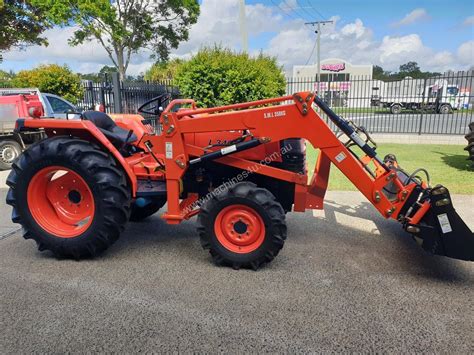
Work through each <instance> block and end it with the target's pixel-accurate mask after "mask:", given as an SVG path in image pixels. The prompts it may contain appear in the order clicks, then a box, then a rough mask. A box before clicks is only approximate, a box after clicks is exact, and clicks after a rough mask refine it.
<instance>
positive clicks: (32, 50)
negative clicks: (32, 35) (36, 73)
mask: <svg viewBox="0 0 474 355" xmlns="http://www.w3.org/2000/svg"><path fill="white" fill-rule="evenodd" d="M75 30H76V28H75V27H66V28H53V29H50V30H47V31H46V32H45V33H44V36H45V37H46V38H48V42H49V46H48V47H43V46H31V47H28V48H27V49H26V50H24V51H21V50H13V51H10V52H6V53H5V54H4V55H3V57H4V59H5V60H12V61H23V60H28V59H31V58H32V56H33V57H34V58H35V59H37V60H38V61H41V60H47V61H48V62H59V63H60V64H63V63H65V62H67V61H70V60H78V59H82V60H83V61H84V62H90V63H107V62H109V59H108V56H107V53H106V52H105V50H104V49H103V48H102V47H101V46H100V45H99V44H98V43H97V42H95V41H94V42H89V43H85V44H83V45H79V46H76V47H71V46H69V44H68V39H69V38H70V37H71V36H72V35H73V33H74V31H75Z"/></svg>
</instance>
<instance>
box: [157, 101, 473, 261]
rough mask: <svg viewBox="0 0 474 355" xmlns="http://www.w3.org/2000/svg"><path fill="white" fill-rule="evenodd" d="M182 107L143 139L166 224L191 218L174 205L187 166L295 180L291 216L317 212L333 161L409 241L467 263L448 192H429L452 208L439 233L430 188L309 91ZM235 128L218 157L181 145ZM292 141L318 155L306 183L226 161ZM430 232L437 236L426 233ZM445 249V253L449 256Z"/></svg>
mask: <svg viewBox="0 0 474 355" xmlns="http://www.w3.org/2000/svg"><path fill="white" fill-rule="evenodd" d="M315 100H316V103H317V105H318V106H319V107H320V108H321V109H322V110H323V111H324V112H325V113H326V114H327V115H328V117H329V118H330V119H331V120H332V121H333V122H334V123H335V124H336V126H337V127H338V128H339V129H340V130H341V131H342V132H343V133H344V134H346V135H347V136H348V137H349V139H350V141H351V142H352V144H354V145H356V146H358V147H359V148H360V149H361V150H362V152H363V153H365V155H364V156H363V157H361V158H359V157H358V156H357V155H356V154H355V152H354V151H353V150H352V149H351V148H349V147H348V146H347V145H346V144H344V143H343V142H341V141H340V140H339V139H338V138H337V136H336V135H335V134H334V133H333V132H332V130H331V128H330V127H329V125H328V124H327V123H326V122H325V121H324V120H323V119H322V118H321V116H320V115H319V114H318V113H317V112H316V110H314V109H313V107H312V106H313V103H314V102H315ZM182 103H187V104H192V105H193V107H194V103H193V101H192V100H186V101H182V100H181V101H173V102H171V103H170V105H169V106H168V107H167V108H166V110H165V111H164V112H163V114H162V115H161V118H160V123H161V124H162V134H161V135H159V136H150V137H149V141H150V142H151V143H152V145H153V146H154V147H155V149H156V152H157V153H159V152H160V151H161V152H166V154H165V159H164V161H165V169H166V186H167V201H168V211H167V213H165V214H164V215H163V218H164V219H165V220H166V221H167V222H168V223H179V222H180V221H181V220H183V219H185V218H188V217H189V216H190V215H194V214H195V212H191V214H190V212H189V210H186V209H184V208H183V206H184V205H185V206H186V208H189V206H188V204H186V203H180V192H181V190H180V186H181V185H180V184H181V179H182V177H183V175H184V173H185V172H186V170H187V169H188V168H189V166H190V165H191V164H196V163H197V164H199V163H200V162H201V161H204V160H211V159H212V160H215V161H216V162H218V163H221V164H225V165H229V166H233V167H236V168H240V169H242V170H246V171H249V172H252V171H256V172H257V173H258V174H262V175H266V176H270V177H273V178H277V179H280V180H284V181H290V182H294V183H295V196H294V210H295V211H305V209H322V208H323V200H324V195H325V192H326V188H327V183H328V176H329V171H330V165H331V164H332V165H335V166H336V167H337V168H338V169H339V170H340V171H341V172H342V173H343V174H344V175H345V176H346V177H347V178H348V179H349V180H350V181H351V182H352V183H353V184H354V186H355V187H356V188H357V189H358V190H359V191H360V192H361V193H362V194H363V195H364V196H365V197H366V198H367V199H368V200H369V201H370V202H371V203H372V204H373V205H374V207H375V208H376V209H377V210H378V211H379V213H380V214H381V215H382V216H383V217H385V218H393V219H396V220H399V221H400V222H402V223H403V225H404V227H405V229H407V230H408V231H409V232H411V233H412V234H414V235H415V237H418V238H422V239H423V240H424V242H423V241H422V243H424V244H423V246H424V247H425V249H428V250H429V251H431V252H433V253H436V254H442V255H448V254H450V255H448V256H452V257H457V258H461V259H468V260H472V259H473V255H474V251H473V250H474V237H473V235H472V232H470V230H469V228H467V226H466V225H465V224H464V222H462V220H461V219H460V218H459V216H457V214H456V212H455V211H454V208H452V205H451V203H450V197H449V192H448V191H447V189H446V188H444V187H441V189H438V190H434V189H433V192H438V195H440V196H441V197H442V202H441V203H445V204H444V205H440V206H444V207H445V208H446V206H447V205H448V207H449V206H451V207H450V209H449V211H445V213H444V214H443V215H446V218H447V219H448V222H447V223H448V224H450V223H451V224H450V227H449V228H447V229H446V228H444V227H443V225H442V224H443V223H445V222H446V221H445V220H441V219H439V217H438V219H439V223H435V222H436V221H435V219H436V217H433V213H435V214H436V211H435V209H436V208H438V207H439V206H438V205H437V206H436V208H435V206H432V204H431V202H430V201H431V200H434V198H433V196H432V195H431V194H432V190H431V189H428V188H427V187H426V183H420V182H418V181H416V180H415V179H413V178H411V177H408V176H407V174H405V173H402V172H401V171H400V170H399V169H397V168H396V167H394V166H387V165H386V164H385V163H384V162H383V161H382V160H381V159H380V158H379V157H378V156H377V155H376V153H375V149H374V148H372V147H370V146H369V145H368V144H367V143H366V142H365V141H363V140H362V138H361V137H360V136H359V135H358V134H357V133H356V132H355V131H354V129H352V128H351V126H350V125H349V124H348V122H347V121H345V120H344V119H342V118H341V117H339V116H337V115H336V114H335V113H334V112H333V111H332V110H331V109H329V107H327V105H326V104H325V103H324V102H323V101H322V100H320V99H319V98H317V97H316V96H315V95H314V94H313V93H311V92H301V93H296V94H294V95H292V96H284V97H280V98H275V99H267V100H260V101H254V102H249V103H243V104H236V105H229V106H222V107H215V108H206V109H194V108H193V109H185V110H183V109H181V110H178V111H176V112H173V111H175V110H173V109H174V108H175V105H177V104H182ZM235 130H245V131H247V132H249V134H250V136H251V139H250V140H248V141H247V142H244V143H239V144H237V145H233V146H229V147H225V148H223V149H221V150H220V151H217V152H216V151H212V152H209V151H206V149H204V148H200V147H196V146H192V145H189V144H186V143H185V140H184V136H185V135H186V134H191V133H206V132H224V131H235ZM292 137H298V138H304V139H306V140H307V141H308V142H310V143H311V145H313V147H314V148H317V149H319V150H320V154H319V157H318V161H317V163H316V166H315V168H314V174H313V178H312V180H311V182H310V183H309V184H308V176H307V172H306V173H305V174H298V173H293V172H289V171H286V170H282V169H278V168H275V167H271V166H268V165H266V164H265V163H256V162H254V161H250V160H245V159H241V158H237V157H235V156H233V154H234V153H237V152H239V151H241V150H243V149H251V148H252V147H255V146H256V145H258V144H262V143H267V142H270V141H281V140H284V139H288V138H292ZM247 146H248V147H247ZM370 162H372V163H373V164H374V166H375V172H374V171H372V170H371V169H369V168H368V163H370ZM193 198H194V197H193ZM447 201H448V202H447ZM428 215H429V216H428ZM427 216H428V217H427ZM449 217H451V218H449ZM428 219H429V220H430V221H429V222H428V224H429V228H431V229H428V230H427V229H426V228H425V227H423V226H420V225H419V224H420V223H422V224H423V223H425V224H426V223H427V222H426V221H427V220H428ZM449 220H451V222H449ZM459 221H460V222H459ZM458 222H459V223H458ZM433 224H436V225H433ZM455 227H456V229H457V230H456V231H455V234H457V235H461V237H454V236H451V237H450V238H451V239H450V240H454V239H456V238H457V242H456V243H455V244H456V247H453V248H448V247H447V245H448V244H449V243H447V242H446V239H444V240H441V239H442V238H441V237H443V238H446V237H449V235H446V234H449V233H453V230H454V228H455ZM443 228H444V229H443ZM449 229H451V231H449ZM430 233H431V234H430ZM428 234H430V235H428ZM434 234H436V237H434V236H433V235H434ZM459 240H461V241H459ZM466 246H467V251H466ZM448 249H451V251H450V252H448V251H447V250H448ZM462 249H464V250H462Z"/></svg>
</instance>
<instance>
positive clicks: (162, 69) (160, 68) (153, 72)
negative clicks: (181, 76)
mask: <svg viewBox="0 0 474 355" xmlns="http://www.w3.org/2000/svg"><path fill="white" fill-rule="evenodd" d="M183 63H184V61H183V60H182V59H173V60H170V61H169V62H158V63H155V64H153V65H152V67H151V68H150V69H148V70H147V71H146V73H145V77H144V78H145V80H150V81H160V80H167V79H173V78H174V77H175V76H176V71H177V70H178V68H179V66H180V65H182V64H183Z"/></svg>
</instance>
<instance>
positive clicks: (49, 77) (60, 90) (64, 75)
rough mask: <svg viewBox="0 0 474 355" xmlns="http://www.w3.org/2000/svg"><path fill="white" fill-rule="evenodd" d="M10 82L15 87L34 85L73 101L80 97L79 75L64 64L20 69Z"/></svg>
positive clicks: (41, 89)
mask: <svg viewBox="0 0 474 355" xmlns="http://www.w3.org/2000/svg"><path fill="white" fill-rule="evenodd" d="M12 83H13V85H14V86H16V87H23V88H25V87H35V88H38V89H39V90H40V91H43V92H48V93H51V94H56V95H59V96H62V97H64V98H65V99H66V100H69V101H71V102H73V103H76V102H77V100H78V99H79V98H81V97H82V88H81V81H80V79H79V75H77V74H74V73H73V72H72V71H71V70H70V69H69V68H68V67H67V66H65V65H64V66H60V65H57V64H50V65H40V66H39V67H37V68H35V69H31V70H21V71H19V72H18V74H17V75H16V76H15V77H14V78H13V81H12Z"/></svg>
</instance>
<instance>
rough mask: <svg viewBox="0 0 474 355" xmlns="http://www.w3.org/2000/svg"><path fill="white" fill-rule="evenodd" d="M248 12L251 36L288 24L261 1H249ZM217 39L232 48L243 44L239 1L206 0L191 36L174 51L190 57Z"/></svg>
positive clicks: (275, 29)
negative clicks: (251, 3)
mask: <svg viewBox="0 0 474 355" xmlns="http://www.w3.org/2000/svg"><path fill="white" fill-rule="evenodd" d="M245 13H246V24H247V32H248V36H249V38H251V37H252V36H257V35H259V34H261V33H264V32H277V31H278V30H279V29H280V28H281V27H283V26H284V21H283V16H282V15H281V13H280V12H278V11H276V10H275V9H274V8H272V7H269V6H265V5H263V4H261V3H257V4H255V5H247V6H246V7H245ZM302 22H303V21H301V24H302ZM215 43H217V44H222V45H223V46H226V47H229V48H241V34H240V23H239V5H238V2H237V1H220V0H205V1H203V2H202V4H201V13H200V15H199V20H198V22H197V23H196V24H195V25H194V26H193V27H192V28H191V30H190V32H189V40H188V41H186V42H184V43H182V44H181V45H180V46H179V48H178V49H177V50H176V51H174V56H176V57H188V56H189V55H191V54H192V53H195V52H196V51H198V50H199V48H201V47H203V46H209V45H214V44H215Z"/></svg>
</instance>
